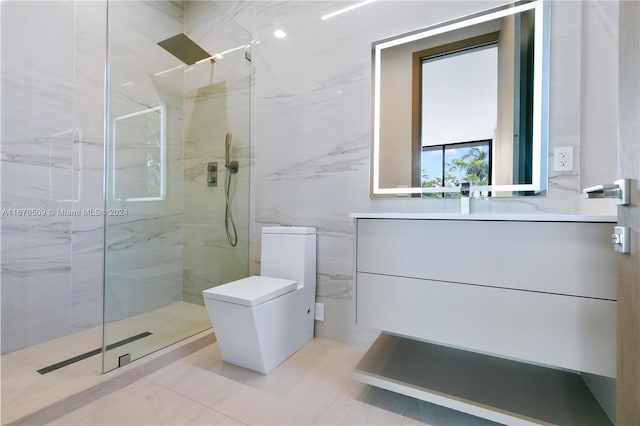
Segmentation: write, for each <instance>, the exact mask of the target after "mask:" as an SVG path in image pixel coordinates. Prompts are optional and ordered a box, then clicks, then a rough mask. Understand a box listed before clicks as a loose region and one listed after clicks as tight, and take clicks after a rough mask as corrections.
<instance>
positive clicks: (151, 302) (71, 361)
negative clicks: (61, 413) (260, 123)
mask: <svg viewBox="0 0 640 426" xmlns="http://www.w3.org/2000/svg"><path fill="white" fill-rule="evenodd" d="M0 8H1V9H0V19H1V21H2V22H1V25H0V28H1V31H2V34H1V35H2V37H1V42H2V46H1V50H0V52H1V55H2V56H1V68H0V77H1V83H2V86H1V92H0V93H1V99H2V104H1V108H2V123H1V138H2V139H1V145H0V151H1V154H2V157H1V158H2V161H1V170H0V172H1V178H2V179H1V182H0V185H1V200H0V201H1V208H2V218H1V225H2V238H1V239H0V255H1V263H2V276H1V280H2V295H1V304H2V306H1V314H2V338H1V342H2V413H3V419H2V420H3V422H5V421H10V420H12V419H15V418H19V416H20V415H23V414H24V412H26V410H27V408H26V407H22V406H21V404H22V402H23V401H30V404H33V403H34V401H36V402H37V401H40V400H42V401H44V400H45V399H46V398H50V397H57V398H62V397H64V396H66V395H65V394H64V392H63V391H62V390H61V388H60V387H59V386H58V385H56V384H55V383H54V382H55V380H54V379H55V378H56V376H59V378H60V380H61V381H63V382H64V383H68V384H69V383H72V384H73V385H74V386H75V384H76V380H80V379H81V378H82V377H85V376H86V375H96V374H99V373H100V372H106V371H109V370H112V369H114V368H117V367H118V366H119V365H122V364H124V363H126V362H128V361H129V360H134V359H136V358H139V357H142V356H144V355H146V354H149V353H151V352H153V351H156V350H158V349H160V348H163V347H166V346H167V345H171V344H172V343H175V342H177V341H179V340H182V339H184V338H186V337H188V336H191V335H194V334H196V333H198V332H200V331H202V330H205V329H207V328H209V327H210V324H209V320H208V318H207V315H206V311H205V309H204V306H203V300H202V294H201V291H202V290H203V289H206V288H209V287H213V286H216V285H219V284H222V283H225V282H228V281H231V280H235V279H238V278H243V277H246V276H247V275H248V268H249V266H248V263H249V262H248V258H249V250H248V249H249V247H248V245H249V243H248V235H249V229H248V227H249V159H250V156H249V147H250V144H249V138H250V90H251V76H252V73H251V72H252V71H251V70H252V69H251V62H250V49H251V46H252V40H251V37H250V34H249V32H248V31H246V30H245V29H244V28H243V27H242V26H241V25H240V24H238V22H236V21H235V20H234V19H233V18H232V17H231V16H229V15H228V14H227V13H226V10H225V9H226V6H225V5H224V2H221V3H218V2H214V1H126V2H122V1H94V2H86V1H3V2H2V3H0ZM180 34H182V35H185V36H187V37H188V38H189V39H191V40H192V41H193V43H194V44H196V45H197V46H198V47H199V48H200V49H202V50H203V51H204V52H206V54H207V56H206V57H205V58H204V59H203V60H200V61H197V62H194V63H190V64H189V63H186V62H184V61H183V60H182V59H179V56H180V53H179V50H176V49H173V51H170V50H167V49H165V48H164V47H162V46H161V45H160V44H158V43H160V42H162V41H163V40H167V39H168V38H171V37H173V36H176V35H180ZM176 55H177V56H176ZM188 62H190V61H188ZM228 133H231V134H232V135H233V137H232V141H231V143H230V146H229V149H228V152H229V157H230V160H231V161H237V162H238V170H237V173H233V174H231V175H230V176H229V179H230V182H229V191H228V198H229V204H228V207H227V202H226V197H225V195H226V194H225V192H226V191H225V189H226V185H224V183H225V182H226V181H225V179H226V175H225V174H226V170H227V169H226V168H225V154H226V152H225V139H226V135H227V134H228ZM214 168H215V170H213V169H214ZM225 209H228V210H229V213H230V214H231V215H232V217H233V219H234V224H235V225H236V228H237V243H236V244H235V246H233V245H232V244H230V243H229V241H228V240H227V237H226V230H225V219H226V215H225ZM70 373H71V374H70ZM56 386H58V387H56ZM70 387H73V386H70ZM43 404H44V402H43ZM23 408H24V410H23ZM20 410H22V411H20Z"/></svg>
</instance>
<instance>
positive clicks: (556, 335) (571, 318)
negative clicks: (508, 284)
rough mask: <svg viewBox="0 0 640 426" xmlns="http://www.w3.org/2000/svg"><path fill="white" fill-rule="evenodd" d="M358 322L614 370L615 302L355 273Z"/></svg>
mask: <svg viewBox="0 0 640 426" xmlns="http://www.w3.org/2000/svg"><path fill="white" fill-rule="evenodd" d="M356 292H357V293H356V300H357V306H356V316H357V322H358V325H362V326H366V327H371V328H374V329H378V330H381V331H386V332H390V333H396V334H400V335H404V336H409V337H412V338H416V339H423V340H427V341H431V342H435V343H441V344H444V345H449V346H454V347H458V348H463V349H469V350H473V351H478V352H484V353H489V354H495V355H499V356H503V357H509V358H514V359H520V360H524V361H529V362H535V363H541V364H546V365H551V366H557V367H561V368H568V369H572V370H578V371H585V372H589V373H594V374H599V375H603V376H608V377H615V367H616V362H615V354H616V350H615V348H616V302H615V301H609V300H600V299H591V298H584V297H574V296H564V295H557V294H547V293H539V292H531V291H521V290H511V289H503V288H493V287H484V286H479V285H468V284H457V283H451V282H442V281H431V280H424V279H415V278H404V277H397V276H385V275H377V274H369V273H362V272H359V273H357V287H356Z"/></svg>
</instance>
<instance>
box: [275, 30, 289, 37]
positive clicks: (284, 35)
mask: <svg viewBox="0 0 640 426" xmlns="http://www.w3.org/2000/svg"><path fill="white" fill-rule="evenodd" d="M273 35H274V36H275V37H276V38H285V37H286V36H287V33H285V32H284V31H282V30H275V31H274V32H273Z"/></svg>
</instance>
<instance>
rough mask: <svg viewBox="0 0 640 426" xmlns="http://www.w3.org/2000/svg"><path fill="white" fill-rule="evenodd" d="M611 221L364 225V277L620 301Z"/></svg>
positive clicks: (360, 265) (360, 266)
mask: <svg viewBox="0 0 640 426" xmlns="http://www.w3.org/2000/svg"><path fill="white" fill-rule="evenodd" d="M612 230H613V224H611V223H589V222H524V221H523V222H519V221H486V220H482V221H479V220H477V221H474V220H471V219H470V220H406V219H396V220H391V219H358V226H357V235H358V237H357V238H358V239H357V264H356V267H357V271H358V272H369V273H377V274H386V275H397V276H402V277H410V278H421V279H431V280H442V281H451V282H459V283H467V284H478V285H485V286H493V287H504V288H513V289H523V290H533V291H539V292H548V293H555V294H565V295H574V296H585V297H594V298H601V299H609V300H616V271H615V258H614V251H613V249H612V247H611V243H610V241H611V232H612Z"/></svg>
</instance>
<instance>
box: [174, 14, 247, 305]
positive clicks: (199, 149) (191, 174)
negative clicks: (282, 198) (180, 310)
mask: <svg viewBox="0 0 640 426" xmlns="http://www.w3.org/2000/svg"><path fill="white" fill-rule="evenodd" d="M186 16H187V20H186V31H185V32H186V33H187V35H189V36H190V37H191V38H192V39H193V40H195V41H196V42H197V43H198V44H199V45H200V46H202V47H203V48H204V49H205V50H206V51H207V52H209V53H210V54H212V55H213V54H217V53H220V52H225V51H227V50H230V49H236V50H233V51H230V52H228V53H225V54H224V55H223V57H222V58H216V62H215V63H214V64H211V63H210V62H204V63H202V64H198V65H195V66H193V67H192V68H193V70H191V71H189V72H188V73H186V74H185V107H184V112H185V119H184V123H185V151H184V156H185V167H184V235H183V244H184V274H183V282H184V294H183V297H184V300H186V301H189V302H192V303H202V290H204V289H207V288H210V287H213V286H216V285H220V284H223V283H226V282H229V281H233V280H236V279H239V278H243V277H246V276H247V275H248V244H249V179H250V173H249V172H250V169H249V163H250V158H249V157H250V149H249V148H250V138H251V128H250V121H249V119H250V107H251V103H250V102H251V98H250V93H251V92H250V89H251V88H250V83H251V80H250V77H251V73H250V71H251V64H250V63H249V62H248V61H247V60H246V59H245V57H244V52H245V50H247V49H245V46H250V41H251V39H250V34H249V33H248V32H247V31H246V30H245V29H244V28H242V27H241V26H240V25H239V24H238V23H237V22H235V21H234V20H233V19H232V18H231V17H230V16H228V15H227V14H226V13H224V11H223V10H221V9H220V8H218V7H217V5H216V4H214V3H212V2H190V3H187V8H186ZM228 132H229V133H231V134H232V142H231V151H230V158H231V160H235V161H238V163H239V170H238V173H236V174H233V175H232V176H231V187H230V189H231V190H230V194H231V209H230V211H231V212H232V215H233V219H234V222H235V224H236V229H237V232H238V245H237V246H236V247H232V246H231V245H230V244H229V242H228V241H227V238H226V233H225V205H226V203H225V178H226V169H225V167H224V162H225V135H226V134H227V133H228ZM208 162H217V163H218V185H217V186H216V187H208V186H207V163H208ZM229 229H230V230H231V227H230V228H229Z"/></svg>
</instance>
